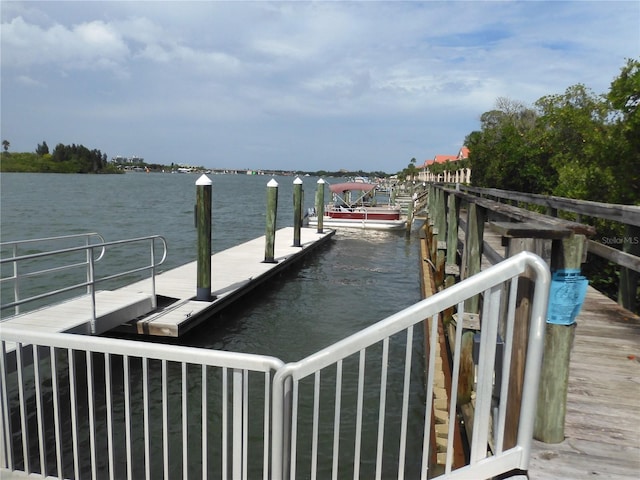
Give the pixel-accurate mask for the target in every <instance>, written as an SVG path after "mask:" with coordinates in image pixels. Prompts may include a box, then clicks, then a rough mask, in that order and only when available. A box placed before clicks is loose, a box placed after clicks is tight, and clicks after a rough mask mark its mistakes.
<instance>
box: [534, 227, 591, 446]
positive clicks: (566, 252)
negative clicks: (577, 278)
mask: <svg viewBox="0 0 640 480" xmlns="http://www.w3.org/2000/svg"><path fill="white" fill-rule="evenodd" d="M585 244H586V237H585V236H584V235H572V236H571V237H569V238H567V239H564V240H561V241H557V242H555V243H554V251H553V256H552V263H551V270H552V271H558V270H573V271H574V272H575V271H576V270H577V271H578V272H579V271H580V267H581V264H582V258H583V254H584V248H585ZM575 334H576V324H575V322H574V323H571V324H569V325H559V324H554V323H549V319H547V325H546V330H545V339H544V355H543V357H542V369H541V371H540V389H539V391H538V407H537V411H536V421H535V426H534V431H533V436H534V438H535V439H536V440H540V441H542V442H545V443H560V442H562V441H563V440H564V424H565V415H566V410H567V393H568V388H569V361H570V359H571V349H572V347H573V340H574V338H575Z"/></svg>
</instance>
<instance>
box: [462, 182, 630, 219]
mask: <svg viewBox="0 0 640 480" xmlns="http://www.w3.org/2000/svg"><path fill="white" fill-rule="evenodd" d="M460 189H461V190H462V191H465V192H469V193H474V194H477V195H480V194H483V195H491V196H494V197H496V198H509V199H513V200H518V201H521V202H525V203H530V204H534V205H542V206H544V207H549V208H554V209H556V210H564V211H565V212H572V213H578V214H581V215H585V216H588V217H599V218H604V219H606V220H612V221H614V222H620V223H624V224H627V225H635V226H637V227H638V226H640V206H636V205H620V204H612V203H602V202H592V201H588V200H576V199H573V198H563V197H554V196H550V195H540V194H535V193H523V192H512V191H508V190H499V189H496V188H475V187H468V186H461V187H460Z"/></svg>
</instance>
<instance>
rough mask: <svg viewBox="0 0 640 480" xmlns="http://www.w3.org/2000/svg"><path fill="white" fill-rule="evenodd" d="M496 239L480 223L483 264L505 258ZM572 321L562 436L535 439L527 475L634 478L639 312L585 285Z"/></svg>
mask: <svg viewBox="0 0 640 480" xmlns="http://www.w3.org/2000/svg"><path fill="white" fill-rule="evenodd" d="M461 233H463V232H462V231H461ZM461 236H463V235H461ZM501 238H502V237H501V236H500V234H499V233H497V232H496V231H494V230H493V228H492V227H491V225H490V223H487V225H486V226H485V232H484V241H485V242H486V243H485V255H483V258H482V269H483V270H484V269H485V268H488V267H489V266H491V265H493V264H494V263H495V262H496V260H497V256H500V257H502V256H504V254H505V251H504V247H503V246H502V244H501ZM487 246H490V247H491V250H488V251H486V250H487V249H486V247H487ZM576 324H577V326H576V335H575V340H574V344H573V348H572V350H571V359H570V364H569V387H568V395H567V411H566V417H565V439H564V441H562V442H560V443H556V444H552V443H543V442H540V441H537V440H534V442H533V445H532V449H531V458H530V461H529V470H528V477H529V480H557V479H560V478H561V479H565V480H582V479H584V478H606V479H607V480H627V479H632V478H639V477H638V475H639V472H640V317H638V315H635V314H633V313H632V312H630V311H628V310H626V309H624V308H622V307H621V306H620V305H618V304H617V303H616V302H614V301H613V300H611V299H609V298H608V297H606V296H605V295H604V294H602V293H601V292H599V291H598V290H596V289H594V288H592V287H589V288H588V290H587V296H586V299H585V301H584V304H583V305H582V309H581V311H580V313H579V314H578V317H577V319H576Z"/></svg>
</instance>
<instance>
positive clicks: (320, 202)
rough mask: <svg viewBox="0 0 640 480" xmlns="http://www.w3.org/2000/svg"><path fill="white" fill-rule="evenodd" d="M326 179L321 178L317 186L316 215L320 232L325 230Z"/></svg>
mask: <svg viewBox="0 0 640 480" xmlns="http://www.w3.org/2000/svg"><path fill="white" fill-rule="evenodd" d="M324 183H325V182H324V180H323V179H321V178H320V179H319V180H318V182H317V188H316V216H317V217H318V233H323V232H324Z"/></svg>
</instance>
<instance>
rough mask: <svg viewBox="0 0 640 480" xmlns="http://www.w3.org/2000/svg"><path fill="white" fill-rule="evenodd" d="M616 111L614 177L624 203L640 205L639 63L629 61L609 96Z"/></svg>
mask: <svg viewBox="0 0 640 480" xmlns="http://www.w3.org/2000/svg"><path fill="white" fill-rule="evenodd" d="M607 99H608V101H609V102H610V105H611V108H612V109H613V125H612V140H613V142H612V143H614V145H615V146H617V148H616V151H615V156H613V157H611V160H612V162H613V174H614V177H615V180H616V182H617V184H618V187H619V190H620V191H619V201H620V202H621V203H629V204H633V203H635V204H638V203H640V61H638V60H632V59H628V60H627V63H626V65H625V66H624V67H622V69H621V72H620V75H619V76H618V77H617V78H616V79H615V80H613V82H612V83H611V88H610V90H609V93H608V95H607Z"/></svg>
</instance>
